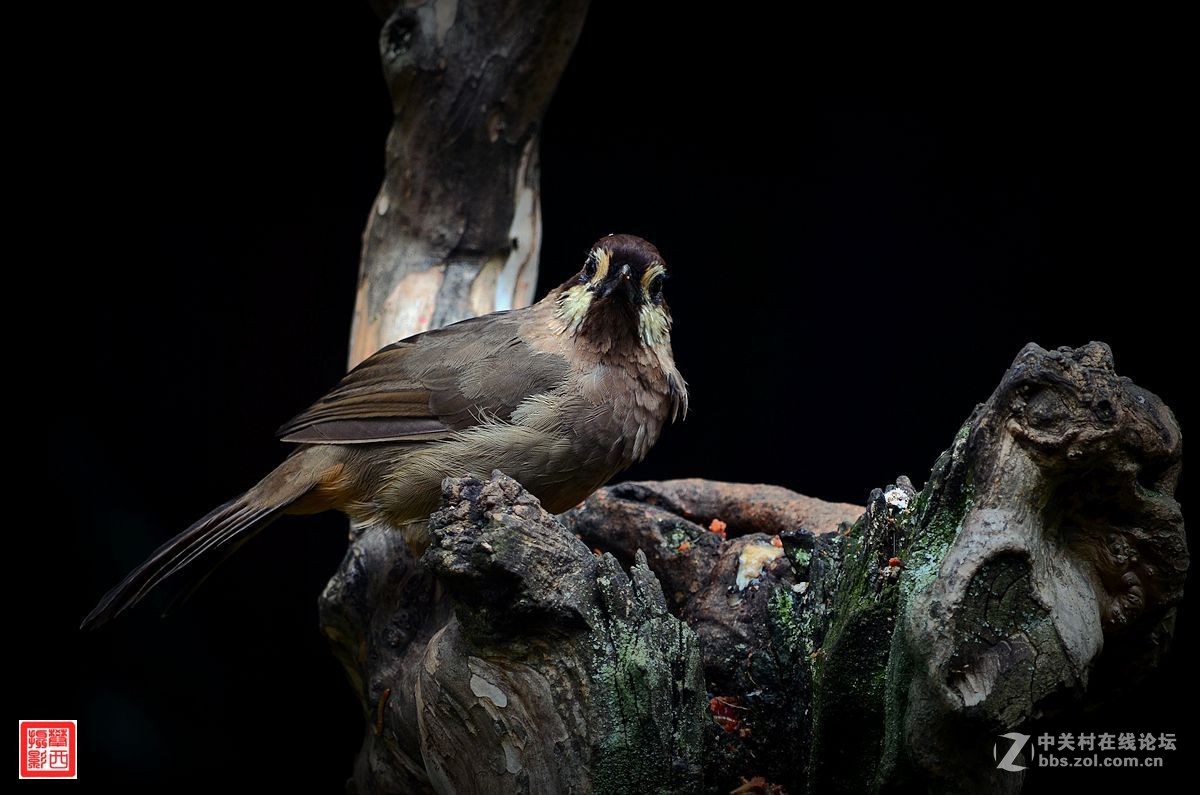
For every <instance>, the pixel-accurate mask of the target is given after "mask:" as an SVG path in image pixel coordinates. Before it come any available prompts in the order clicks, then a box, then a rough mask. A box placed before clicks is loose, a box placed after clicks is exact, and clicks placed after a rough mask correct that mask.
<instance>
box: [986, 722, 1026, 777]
mask: <svg viewBox="0 0 1200 795" xmlns="http://www.w3.org/2000/svg"><path fill="white" fill-rule="evenodd" d="M1000 736H1001V737H1003V738H1004V739H1006V740H1012V745H1010V746H1009V747H1008V753H1006V754H1005V755H1004V758H1003V759H1001V760H1000V761H999V762H997V763H996V767H998V768H1000V769H1001V770H1008V771H1009V772H1012V773H1020V772H1021V771H1022V770H1024V769H1025V766H1024V765H1014V764H1013V762H1015V761H1016V759H1017V755H1018V754H1020V753H1021V750H1022V749H1023V748H1024V747H1025V743H1027V742H1029V735H1028V734H1018V733H1017V732H1009V733H1008V734H1001V735H1000ZM999 745H1000V743H996V744H995V745H993V746H992V758H993V759H995V758H996V757H997V756H998V755H999V747H998V746H999Z"/></svg>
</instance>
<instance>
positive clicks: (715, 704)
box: [708, 696, 745, 732]
mask: <svg viewBox="0 0 1200 795" xmlns="http://www.w3.org/2000/svg"><path fill="white" fill-rule="evenodd" d="M744 709H745V707H742V706H739V705H738V700H737V696H713V698H712V699H711V700H710V701H709V702H708V711H709V712H711V713H712V716H713V720H714V721H715V722H716V724H717V725H718V726H720V727H721V728H722V729H724V730H725V731H727V732H735V731H737V730H738V728H739V727H741V725H742V721H741V719H740V718H738V716H737V714H738V711H739V710H744Z"/></svg>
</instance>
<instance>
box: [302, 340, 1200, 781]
mask: <svg viewBox="0 0 1200 795" xmlns="http://www.w3.org/2000/svg"><path fill="white" fill-rule="evenodd" d="M1180 450H1181V443H1180V435H1179V429H1178V426H1177V425H1176V423H1175V420H1174V418H1173V417H1172V416H1171V413H1170V411H1169V410H1168V409H1167V408H1166V407H1165V406H1164V405H1163V404H1162V402H1161V401H1160V400H1159V399H1158V398H1157V397H1155V396H1154V395H1152V394H1150V393H1148V392H1146V391H1144V390H1142V389H1140V388H1139V387H1137V386H1136V385H1134V384H1132V383H1131V382H1130V381H1129V380H1128V379H1123V378H1120V377H1118V376H1117V375H1116V373H1115V372H1114V370H1113V365H1112V358H1111V354H1110V353H1109V351H1108V349H1107V347H1105V346H1103V345H1100V344H1092V345H1089V346H1086V347H1084V348H1080V349H1077V350H1070V349H1060V350H1057V351H1044V350H1042V349H1041V348H1038V347H1037V346H1029V347H1027V348H1026V349H1025V350H1024V351H1022V353H1021V355H1020V356H1019V357H1018V358H1017V361H1016V362H1015V363H1014V364H1013V366H1012V368H1010V370H1009V371H1008V373H1007V374H1006V375H1005V377H1004V379H1003V380H1002V382H1001V384H1000V386H999V387H998V388H997V390H996V392H995V393H994V394H993V395H992V397H991V398H990V399H989V400H988V401H987V402H986V403H984V404H982V405H981V406H980V407H979V408H978V409H976V411H975V413H974V414H973V415H972V416H971V418H970V419H969V420H968V421H967V423H966V424H964V426H963V427H962V430H961V431H960V433H959V434H958V435H957V437H956V438H955V440H954V442H953V444H952V445H951V447H950V449H948V450H947V451H946V452H945V453H944V454H943V455H942V456H941V458H940V459H939V460H938V462H937V464H936V465H935V467H934V470H933V473H932V475H931V477H930V479H929V482H928V483H926V484H925V487H924V488H923V489H922V490H921V491H919V492H918V491H917V490H916V489H915V488H913V486H912V484H911V483H910V482H909V481H908V479H907V478H898V479H897V482H896V483H895V484H893V485H890V486H888V487H887V488H886V489H876V490H875V491H874V492H872V494H871V499H870V502H869V503H868V505H867V508H866V511H865V513H863V515H862V516H861V518H859V519H858V520H857V521H856V522H855V523H854V524H853V526H851V525H850V523H849V521H848V520H849V518H850V517H852V516H854V514H856V513H858V510H857V508H855V507H854V506H847V505H831V504H826V503H820V502H819V501H815V500H810V499H809V498H805V497H801V496H800V495H796V494H793V493H791V492H788V491H786V490H784V489H778V488H775V487H761V486H744V485H736V484H724V483H712V482H709V481H702V480H687V481H670V482H666V483H628V484H620V485H617V486H612V487H609V488H606V489H603V490H601V491H600V492H598V493H597V494H595V495H593V496H592V497H591V498H589V499H588V500H587V501H586V502H585V503H584V504H583V505H581V506H579V507H577V508H575V509H573V510H571V511H569V512H567V513H566V514H564V515H563V516H562V517H561V518H560V519H555V518H554V517H550V516H548V515H547V514H546V513H545V512H544V511H543V510H542V509H541V508H540V506H539V505H538V504H537V502H536V500H534V499H533V498H532V497H530V496H529V495H528V494H527V493H526V492H525V491H524V490H523V489H521V488H520V487H519V485H518V484H517V483H516V482H515V481H512V480H511V479H509V478H506V477H504V476H502V475H501V474H499V473H494V474H493V476H492V477H491V479H490V480H487V481H481V480H478V479H475V478H463V479H459V480H448V481H447V482H446V484H445V486H444V489H445V500H446V503H445V506H446V507H445V508H444V509H443V510H442V511H440V512H439V513H438V514H437V515H436V516H435V517H434V518H433V520H432V522H431V532H432V534H433V537H434V539H435V542H434V544H433V546H431V547H430V550H429V552H428V553H427V554H426V556H425V558H424V559H423V561H422V563H421V564H419V565H416V564H414V563H413V562H412V561H411V560H410V559H409V558H408V557H407V554H408V553H407V550H406V549H405V548H404V545H403V543H402V542H400V541H399V538H398V534H396V533H395V532H394V531H391V530H388V529H384V528H370V529H368V530H367V531H366V532H365V533H363V535H362V536H361V537H360V538H359V539H358V540H357V541H356V542H355V544H354V547H353V548H352V550H351V553H350V555H348V557H347V559H346V562H345V563H344V565H343V568H342V571H341V572H339V574H338V575H337V576H336V577H335V578H334V580H333V581H332V582H331V583H330V586H329V589H328V590H327V591H326V593H325V595H324V597H323V600H322V618H323V622H324V624H325V626H326V630H327V632H329V634H330V636H331V638H332V639H333V640H334V642H335V648H336V649H337V650H338V652H339V656H340V657H341V659H342V660H343V662H344V663H345V664H346V666H347V668H348V669H349V670H350V671H351V678H352V681H354V682H355V684H356V687H357V688H358V689H359V692H360V693H361V694H362V697H363V714H364V719H365V723H366V724H367V725H368V727H369V729H368V738H367V742H366V744H365V745H364V750H363V753H362V755H361V756H360V761H359V765H358V767H357V769H356V782H357V787H358V791H360V792H376V791H388V792H398V791H399V792H403V791H419V790H421V789H423V788H424V789H428V788H434V789H436V790H437V791H439V792H476V791H530V792H537V791H546V792H550V791H564V792H584V791H594V792H626V791H638V792H669V791H694V790H695V789H696V788H697V787H700V788H703V789H705V790H708V791H729V790H732V789H734V788H735V787H738V786H739V785H740V784H741V783H742V782H743V780H748V781H752V782H755V786H756V787H757V788H758V789H757V790H755V791H764V792H768V791H772V790H771V787H780V786H782V787H785V788H786V789H787V791H788V792H792V793H799V792H862V791H881V790H889V789H896V788H911V787H916V788H921V789H933V790H937V791H943V790H944V791H972V792H974V791H980V792H983V791H992V792H1011V791H1016V790H1017V789H1019V787H1020V782H1021V779H1020V776H1019V774H1015V773H1011V772H1007V771H998V770H996V768H995V767H994V765H993V763H992V758H991V750H992V745H993V744H994V743H995V741H996V735H997V734H999V733H1001V732H1004V731H1012V730H1021V731H1025V732H1027V733H1034V732H1036V731H1037V722H1038V721H1039V720H1041V719H1043V718H1045V717H1048V716H1052V715H1053V714H1054V713H1055V711H1056V710H1062V709H1077V708H1080V707H1082V706H1085V705H1087V704H1089V703H1094V702H1096V701H1100V700H1103V699H1105V698H1107V697H1109V696H1111V695H1112V694H1113V693H1114V692H1116V690H1117V688H1118V687H1121V688H1127V687H1131V686H1135V685H1136V682H1137V680H1138V679H1139V677H1142V676H1145V675H1146V674H1148V673H1149V672H1151V671H1153V669H1154V666H1155V665H1156V663H1157V662H1158V659H1159V657H1160V656H1161V654H1162V653H1163V651H1164V650H1165V648H1166V646H1167V642H1168V640H1169V638H1170V634H1171V630H1172V627H1173V620H1174V611H1175V605H1177V604H1178V602H1179V600H1180V599H1181V598H1182V587H1183V580H1184V577H1185V575H1186V572H1187V565H1188V553H1187V547H1186V544H1185V540H1184V531H1183V519H1182V515H1181V513H1180V509H1179V504H1178V503H1177V502H1176V501H1175V500H1174V498H1173V496H1172V495H1173V492H1174V489H1175V485H1176V481H1177V478H1178V473H1179V465H1180ZM714 519H716V520H721V521H722V522H724V523H725V527H724V531H725V532H724V535H722V534H721V533H718V532H713V527H715V528H716V529H718V530H720V529H722V528H721V526H720V524H717V525H713V523H712V522H713V520H714ZM610 553H611V554H610ZM623 565H628V566H630V567H631V569H630V572H629V574H626V573H625V571H624V570H623V568H622V566H623ZM651 572H654V573H651ZM659 583H661V584H662V586H661V588H660V585H659ZM450 606H452V608H453V609H452V610H451V609H450ZM701 676H702V677H703V681H702V680H701ZM705 699H707V700H708V706H709V709H708V711H707V714H706V713H705V711H704V709H703V705H704V701H705ZM381 716H382V719H381ZM377 728H378V729H379V730H380V731H381V733H380V734H379V736H376V735H375V732H376V730H377ZM555 759H558V760H561V762H560V763H556V762H555V761H554V760H555Z"/></svg>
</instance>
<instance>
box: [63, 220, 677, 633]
mask: <svg viewBox="0 0 1200 795" xmlns="http://www.w3.org/2000/svg"><path fill="white" fill-rule="evenodd" d="M665 278H666V266H665V264H664V263H663V260H662V257H661V255H660V254H659V253H658V250H657V249H656V248H655V247H654V246H652V245H651V244H650V243H648V242H646V241H645V240H642V239H641V238H637V237H633V236H631V235H610V236H609V237H605V238H602V239H601V240H599V241H598V242H597V243H596V245H595V246H594V247H593V249H592V251H591V252H590V253H589V255H588V258H587V261H586V262H585V264H584V267H583V269H582V270H581V271H580V272H579V273H578V274H577V275H576V276H574V277H572V278H571V279H569V280H568V281H567V282H565V283H564V284H562V285H560V286H559V287H557V288H555V289H554V290H551V291H550V293H549V294H548V295H547V296H546V297H545V298H543V299H542V300H541V301H539V302H538V303H536V304H533V305H532V306H529V307H526V308H524V309H516V310H512V311H508V312H495V313H493V314H490V315H485V316H483V317H478V318H473V319H471V320H464V321H463V322H461V323H455V324H454V325H452V326H448V327H446V328H443V329H438V330H435V331H428V332H425V333H424V334H418V335H416V336H414V337H409V338H408V339H406V340H402V341H401V342H397V343H395V344H393V345H389V346H387V347H386V348H383V349H382V350H380V351H379V352H378V353H376V354H375V355H373V356H371V357H370V358H369V359H367V360H366V361H364V362H363V363H362V364H360V365H359V366H358V367H356V368H355V369H354V370H353V371H351V372H350V373H349V374H348V375H347V376H346V377H345V378H343V379H342V381H341V383H339V384H338V385H337V386H336V387H335V388H334V389H333V390H332V391H331V392H329V394H327V395H326V396H325V397H323V398H321V399H320V400H319V401H317V402H316V403H315V404H314V405H313V406H311V407H310V408H309V409H308V410H307V411H305V412H303V413H302V414H300V415H299V416H298V417H296V418H295V419H293V420H292V421H291V422H289V423H287V424H286V425H285V426H284V427H283V428H282V429H280V432H279V436H280V438H281V439H282V440H283V441H285V442H291V443H294V444H296V445H297V448H296V450H295V451H294V452H293V453H292V454H291V455H290V456H289V457H288V458H287V459H286V460H285V461H284V462H283V463H282V464H280V465H279V467H277V468H276V469H275V470H274V471H273V472H271V474H269V475H267V476H266V477H265V478H263V479H262V481H260V482H259V483H258V484H257V485H255V486H254V487H253V488H251V489H250V490H249V491H247V492H246V493H245V494H243V495H242V496H240V497H238V498H237V499H235V500H232V501H230V502H228V503H226V504H224V505H222V506H220V507H219V508H217V509H216V510H214V511H213V512H212V513H210V514H208V515H207V516H205V517H204V518H202V519H200V520H199V521H198V522H196V523H195V524H194V525H192V526H191V527H189V528H188V529H187V530H185V531H184V532H183V533H181V534H180V535H178V536H176V537H175V538H173V539H171V540H170V541H168V542H167V543H166V544H164V545H163V546H162V547H160V548H159V549H158V550H156V551H155V552H154V553H153V554H152V555H151V556H150V558H149V559H148V560H147V561H146V562H145V563H143V564H142V565H141V566H139V567H138V568H137V569H135V570H134V571H133V572H132V573H131V574H130V575H129V576H128V577H126V578H125V579H124V580H123V581H122V582H121V583H120V584H119V585H117V586H116V587H115V588H114V589H113V590H111V591H110V592H109V593H108V594H107V595H105V597H104V598H103V599H102V600H101V601H100V603H99V604H98V605H97V606H96V608H95V609H94V610H93V611H92V612H91V613H90V614H89V615H88V616H87V618H85V619H84V621H83V626H84V627H95V626H98V625H100V624H102V623H104V622H106V621H108V620H109V619H111V618H113V617H114V616H116V615H117V614H119V613H121V612H122V611H124V610H125V609H127V608H129V607H131V606H132V605H134V604H136V603H137V602H139V601H140V600H141V599H142V598H143V597H144V596H145V595H146V594H147V593H149V591H150V590H151V589H153V588H154V587H155V586H157V585H158V584H159V583H161V582H163V581H164V580H166V579H168V578H170V577H173V576H175V575H176V574H179V573H180V572H183V571H184V570H191V569H199V568H202V567H201V566H199V565H198V564H200V563H201V562H203V563H206V564H209V565H212V563H213V561H214V559H215V560H216V561H217V562H219V560H221V559H223V558H224V557H225V556H227V555H228V554H231V552H232V551H233V550H235V549H236V548H237V547H238V546H240V544H241V543H243V542H244V541H246V540H247V539H248V538H249V537H250V536H251V535H253V534H254V533H255V532H256V531H257V530H259V529H261V528H262V527H264V526H266V524H268V523H269V522H270V521H272V520H273V519H276V518H278V517H279V516H280V515H282V514H285V513H290V514H308V513H318V512H320V511H326V510H331V509H336V510H339V511H342V512H343V513H346V514H347V515H349V516H350V517H351V518H353V519H355V520H357V521H360V522H374V521H384V522H387V523H388V524H390V525H391V526H393V527H397V528H401V530H402V531H403V532H404V533H405V535H406V537H407V538H409V540H410V543H412V544H414V545H415V546H423V539H424V536H425V534H426V530H425V525H426V521H427V519H428V517H429V514H430V513H431V512H433V511H434V510H435V509H436V508H437V505H438V502H439V498H440V494H441V482H442V480H443V478H445V477H447V476H461V475H464V474H467V473H474V474H479V475H486V474H488V473H489V472H491V471H492V470H493V469H499V470H501V471H503V472H504V473H505V474H508V475H510V476H512V477H514V478H516V479H517V480H519V481H520V482H521V483H522V484H524V486H525V487H526V488H527V489H529V490H530V491H531V492H532V493H533V494H535V495H536V496H537V497H538V498H539V499H540V500H541V501H542V504H543V505H544V506H545V507H546V508H547V510H550V511H553V512H556V513H557V512H560V511H564V510H566V509H567V508H570V507H571V506H573V505H575V504H577V503H579V502H580V501H582V500H583V499H584V498H585V497H587V496H588V495H589V494H591V493H592V492H593V491H595V490H596V489H597V488H599V487H600V486H601V485H603V484H604V483H605V482H606V481H607V480H609V479H610V478H611V477H612V476H613V475H615V474H616V473H617V472H619V471H621V470H622V469H624V468H625V467H627V466H629V465H630V464H632V463H634V462H635V461H640V460H641V459H642V458H643V457H644V456H645V455H646V453H647V452H648V451H649V449H650V447H651V446H652V445H653V444H654V443H655V441H657V440H658V436H659V433H660V432H661V430H662V426H663V425H664V424H665V423H666V421H667V420H668V419H672V420H674V419H675V418H677V417H679V416H681V415H683V414H685V413H686V412H687V400H688V396H687V387H686V385H685V384H684V381H683V379H682V378H681V377H680V375H679V371H678V370H677V369H676V368H675V362H674V358H673V356H672V353H671V338H670V328H671V317H670V312H669V310H668V309H667V304H666V301H665V300H664V299H663V296H662V284H663V280H664V279H665Z"/></svg>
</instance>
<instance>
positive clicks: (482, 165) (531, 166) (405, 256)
mask: <svg viewBox="0 0 1200 795" xmlns="http://www.w3.org/2000/svg"><path fill="white" fill-rule="evenodd" d="M373 6H374V7H375V9H376V11H377V12H379V13H380V15H381V16H383V17H384V19H385V22H384V25H383V29H382V32H381V34H380V39H379V48H380V54H381V56H382V59H383V67H384V76H385V77H386V79H387V83H388V88H389V90H390V91H391V95H392V105H393V109H394V111H395V121H394V122H393V125H392V131H391V134H390V135H389V136H388V144H387V175H386V177H385V178H384V181H383V185H382V187H381V188H380V190H379V195H378V196H377V197H376V199H375V205H374V207H373V208H372V211H371V214H370V217H369V219H368V221H367V227H366V231H365V233H364V235H363V249H362V263H361V267H360V273H359V287H358V293H357V298H356V300H355V308H354V326H353V330H352V333H351V341H350V364H351V365H352V366H353V365H355V364H357V363H358V362H360V361H362V360H363V359H365V358H366V357H367V356H369V355H370V354H372V353H374V352H375V351H376V350H378V349H379V348H381V347H383V346H384V345H386V344H388V343H391V342H394V341H396V340H398V339H402V338H404V337H407V336H410V335H412V334H415V333H417V332H419V331H424V330H426V329H429V328H437V327H440V326H444V325H446V324H448V323H452V322H454V321H456V320H462V319H463V318H467V317H474V316H476V315H481V314H486V313H488V312H492V311H494V310H497V309H510V308H513V307H517V306H523V305H525V304H528V303H529V302H530V301H531V300H532V298H533V294H534V289H535V287H536V283H537V265H538V251H539V248H540V246H541V209H540V202H541V200H540V191H539V177H538V127H539V125H540V123H541V120H542V116H543V115H544V114H545V111H546V106H547V105H548V104H549V101H550V96H551V94H552V93H553V91H554V87H555V85H557V83H558V79H559V76H560V75H561V74H562V70H563V68H564V67H565V66H566V62H567V58H568V57H569V56H570V54H571V50H572V49H573V48H574V46H575V41H576V39H577V37H578V35H579V31H580V29H581V27H582V25H583V18H584V15H585V13H586V11H587V0H566V1H565V2H546V1H545V0H532V1H530V2H515V0H425V1H424V2H416V3H395V2H376V3H374V4H373Z"/></svg>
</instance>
